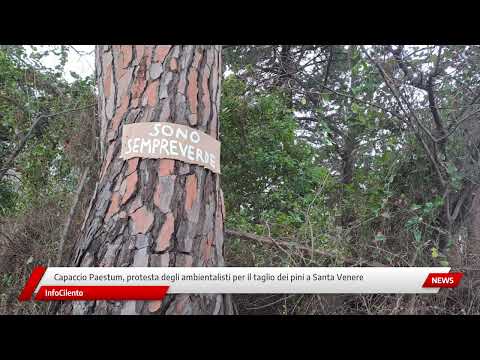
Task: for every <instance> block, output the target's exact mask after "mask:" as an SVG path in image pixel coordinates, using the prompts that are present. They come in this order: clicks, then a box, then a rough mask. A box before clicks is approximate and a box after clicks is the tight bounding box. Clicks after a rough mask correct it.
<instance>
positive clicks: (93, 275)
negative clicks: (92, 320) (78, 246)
mask: <svg viewBox="0 0 480 360" xmlns="http://www.w3.org/2000/svg"><path fill="white" fill-rule="evenodd" d="M449 271H450V268H449V267H376V268H375V267H368V268H367V267H365V268H353V267H352V268H343V267H210V268H203V267H172V268H168V267H97V268H90V267H61V268H60V267H51V268H47V271H46V272H45V274H44V276H43V278H42V279H41V281H40V283H39V285H38V286H37V289H36V291H38V289H39V288H40V286H45V285H49V286H113V285H117V286H139V285H142V286H152V285H155V286H160V285H168V286H170V288H169V290H168V293H170V294H195V293H196V294H206V293H211V294H215V293H219V294H228V293H230V294H262V293H263V294H288V293H290V294H293V293H297V294H322V293H325V294H334V293H337V294H354V293H365V294H368V293H370V294H371V293H391V294H393V293H396V294H435V293H438V291H439V289H438V288H422V285H423V283H424V282H425V280H426V278H427V276H428V274H429V273H448V272H449ZM189 275H190V276H193V275H196V276H197V277H198V276H212V277H216V278H217V280H216V279H215V278H213V279H208V280H205V279H198V280H193V279H190V280H189V279H184V276H189ZM72 277H76V279H74V278H72ZM98 277H103V279H99V278H98ZM339 277H340V278H339ZM141 278H143V279H141ZM220 278H223V280H218V279H220Z"/></svg>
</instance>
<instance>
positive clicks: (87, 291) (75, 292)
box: [35, 286, 168, 301]
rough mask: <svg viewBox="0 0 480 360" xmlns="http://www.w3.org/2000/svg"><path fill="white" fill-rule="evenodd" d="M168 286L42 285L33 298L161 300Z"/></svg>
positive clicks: (45, 299) (46, 299)
mask: <svg viewBox="0 0 480 360" xmlns="http://www.w3.org/2000/svg"><path fill="white" fill-rule="evenodd" d="M167 291H168V286H42V287H41V288H40V290H39V291H38V293H37V295H36V296H35V300H41V301H49V300H162V299H163V298H164V297H165V295H166V294H167Z"/></svg>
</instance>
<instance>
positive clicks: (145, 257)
mask: <svg viewBox="0 0 480 360" xmlns="http://www.w3.org/2000/svg"><path fill="white" fill-rule="evenodd" d="M96 68H97V83H98V91H99V94H98V100H99V122H100V128H101V130H100V134H101V135H100V142H101V154H102V159H103V164H102V167H101V170H100V174H99V181H98V183H97V188H96V191H95V194H94V196H93V198H92V200H91V204H90V208H89V210H88V212H87V215H86V218H85V222H84V224H83V228H82V234H81V236H80V237H79V239H78V241H77V244H76V246H75V249H74V253H73V254H72V258H71V260H70V266H102V267H103V266H105V267H109V266H135V267H143V266H153V267H156V266H160V267H163V266H223V265H224V258H223V219H224V205H223V195H222V192H221V189H220V179H219V176H218V175H217V174H214V173H212V172H211V171H210V170H207V169H205V168H204V167H202V166H196V165H190V164H187V163H184V162H181V161H175V160H169V159H158V160H157V159H145V158H134V159H130V160H128V161H123V160H122V159H121V158H120V157H119V155H120V149H121V134H122V125H123V124H130V123H138V122H152V121H162V122H172V123H176V124H183V125H188V126H191V127H193V128H196V129H198V130H200V131H203V132H205V133H207V134H209V135H211V136H213V137H215V138H217V139H218V135H219V123H218V113H219V102H220V81H221V46H179V45H178V46H177V45H176V46H167V45H134V46H130V45H122V46H120V45H113V46H97V47H96ZM59 313H68V314H70V313H73V314H229V313H231V306H230V301H229V297H227V296H224V295H211V294H206V295H201V294H200V295H199V294H193V295H168V296H167V297H166V298H165V299H164V300H163V301H151V302H143V301H126V302H110V301H108V302H107V301H96V302H95V301H94V302H69V303H67V302H66V303H64V304H62V306H61V307H60V310H59Z"/></svg>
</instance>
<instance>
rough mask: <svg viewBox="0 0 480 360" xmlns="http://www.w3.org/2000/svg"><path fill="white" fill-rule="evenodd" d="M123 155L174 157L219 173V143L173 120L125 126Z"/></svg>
mask: <svg viewBox="0 0 480 360" xmlns="http://www.w3.org/2000/svg"><path fill="white" fill-rule="evenodd" d="M121 157H122V158H123V159H125V160H127V159H131V158H134V157H144V158H153V159H163V158H168V159H175V160H181V161H185V162H188V163H191V164H196V165H202V166H204V167H206V168H207V169H210V170H212V171H213V172H215V173H220V142H219V141H217V140H215V139H214V138H213V137H211V136H209V135H207V134H205V133H203V132H201V131H198V130H196V129H193V128H191V127H188V126H184V125H178V124H173V123H166V122H148V123H137V124H128V125H124V126H123V136H122V153H121Z"/></svg>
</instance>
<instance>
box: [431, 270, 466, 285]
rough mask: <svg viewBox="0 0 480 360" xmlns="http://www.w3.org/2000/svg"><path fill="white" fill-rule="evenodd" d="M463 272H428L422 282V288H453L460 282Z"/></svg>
mask: <svg viewBox="0 0 480 360" xmlns="http://www.w3.org/2000/svg"><path fill="white" fill-rule="evenodd" d="M462 276H463V273H430V274H428V276H427V279H426V280H425V282H424V283H423V287H424V288H454V287H457V286H458V285H459V284H460V280H461V279H462Z"/></svg>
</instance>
